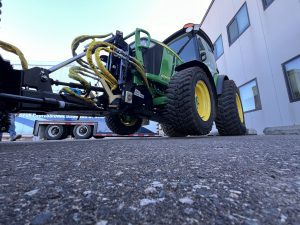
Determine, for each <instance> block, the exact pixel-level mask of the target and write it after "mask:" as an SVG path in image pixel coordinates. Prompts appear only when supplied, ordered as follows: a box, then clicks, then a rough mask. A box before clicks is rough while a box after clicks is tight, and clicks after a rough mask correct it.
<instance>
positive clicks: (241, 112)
mask: <svg viewBox="0 0 300 225" xmlns="http://www.w3.org/2000/svg"><path fill="white" fill-rule="evenodd" d="M235 102H236V106H237V109H238V114H239V118H240V121H241V123H244V114H243V107H242V103H241V99H240V96H239V95H238V94H235Z"/></svg>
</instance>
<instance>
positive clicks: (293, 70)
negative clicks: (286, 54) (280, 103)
mask: <svg viewBox="0 0 300 225" xmlns="http://www.w3.org/2000/svg"><path fill="white" fill-rule="evenodd" d="M282 67H283V71H284V74H285V80H286V83H287V87H288V92H289V97H290V101H291V102H295V101H300V55H298V56H296V57H295V58H293V59H291V60H289V61H287V62H286V63H284V64H283V65H282Z"/></svg>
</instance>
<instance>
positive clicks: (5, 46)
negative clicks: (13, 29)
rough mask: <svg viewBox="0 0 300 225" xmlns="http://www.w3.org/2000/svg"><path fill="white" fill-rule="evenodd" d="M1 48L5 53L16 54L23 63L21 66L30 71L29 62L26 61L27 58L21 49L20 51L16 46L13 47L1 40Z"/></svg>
mask: <svg viewBox="0 0 300 225" xmlns="http://www.w3.org/2000/svg"><path fill="white" fill-rule="evenodd" d="M0 48H2V49H3V50H5V51H8V52H11V53H13V54H16V55H17V56H18V57H19V59H20V61H21V65H22V68H23V70H27V69H28V63H27V60H26V59H25V57H24V55H23V53H22V52H21V50H20V49H18V48H17V47H16V46H14V45H11V44H9V43H6V42H4V41H1V40H0Z"/></svg>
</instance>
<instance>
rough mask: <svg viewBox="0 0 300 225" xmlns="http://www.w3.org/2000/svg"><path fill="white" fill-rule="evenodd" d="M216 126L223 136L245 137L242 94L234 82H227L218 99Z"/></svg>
mask: <svg viewBox="0 0 300 225" xmlns="http://www.w3.org/2000/svg"><path fill="white" fill-rule="evenodd" d="M215 122H216V126H217V129H218V131H219V134H220V135H222V136H233V135H244V134H245V133H246V125H245V118H244V112H243V106H242V102H241V98H240V93H239V90H238V88H237V86H236V85H235V83H234V81H233V80H225V81H224V83H223V92H222V94H221V95H220V96H219V97H218V109H217V117H216V121H215Z"/></svg>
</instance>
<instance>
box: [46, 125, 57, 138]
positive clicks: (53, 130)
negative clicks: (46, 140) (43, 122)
mask: <svg viewBox="0 0 300 225" xmlns="http://www.w3.org/2000/svg"><path fill="white" fill-rule="evenodd" d="M59 131H60V129H59V127H58V126H53V127H50V129H49V130H48V135H49V136H50V137H56V136H57V135H58V134H59Z"/></svg>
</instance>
